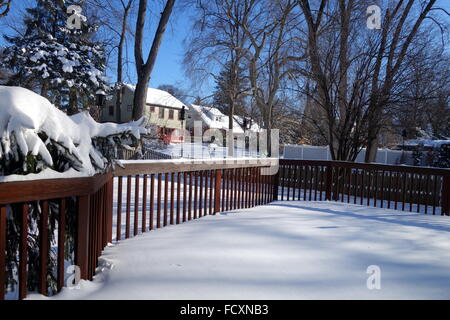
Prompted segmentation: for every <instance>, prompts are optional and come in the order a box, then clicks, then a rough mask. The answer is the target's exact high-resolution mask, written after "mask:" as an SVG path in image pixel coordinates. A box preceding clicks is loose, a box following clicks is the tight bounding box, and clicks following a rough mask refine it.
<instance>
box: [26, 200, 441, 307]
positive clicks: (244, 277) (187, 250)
mask: <svg viewBox="0 0 450 320" xmlns="http://www.w3.org/2000/svg"><path fill="white" fill-rule="evenodd" d="M449 239H450V218H449V217H442V216H430V215H428V216H427V215H423V214H415V213H413V214H411V213H402V212H399V211H394V210H387V209H379V208H368V207H364V206H359V205H349V204H342V203H334V202H291V201H290V202H282V201H280V202H276V203H272V204H270V205H266V206H260V207H256V208H253V209H246V210H239V211H230V212H226V213H223V214H220V215H217V216H208V217H204V218H201V219H198V220H196V221H192V222H189V223H184V224H181V225H176V226H170V227H167V228H164V229H160V230H157V231H151V232H148V233H145V234H143V235H140V236H138V237H135V238H133V239H129V240H125V241H121V242H120V243H118V244H115V245H112V246H110V247H108V248H107V249H106V250H105V252H104V254H103V256H102V258H101V268H100V269H102V270H99V272H98V273H97V275H96V277H95V279H94V281H92V282H88V281H82V283H81V285H80V288H79V289H68V288H65V289H63V292H61V293H60V294H59V295H57V296H55V297H53V299H392V298H395V299H416V298H423V299H449V298H450V241H449ZM370 265H377V266H379V267H380V269H381V289H380V290H369V289H368V288H367V285H366V281H367V278H368V277H369V274H367V272H366V271H367V268H368V266H370ZM40 297H41V296H38V295H32V296H31V297H30V298H40Z"/></svg>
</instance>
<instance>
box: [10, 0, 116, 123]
mask: <svg viewBox="0 0 450 320" xmlns="http://www.w3.org/2000/svg"><path fill="white" fill-rule="evenodd" d="M72 3H75V2H74V1H54V0H37V2H36V6H35V7H34V8H28V9H27V14H26V16H25V18H24V24H25V26H26V31H25V34H24V35H17V36H14V37H9V36H6V37H5V38H6V40H7V41H8V42H9V43H10V44H11V46H9V47H7V48H6V49H5V50H4V54H3V60H2V61H1V64H2V66H3V67H7V68H11V69H12V70H13V71H14V72H15V74H16V75H15V77H14V78H13V80H12V83H11V84H13V85H18V86H23V87H28V88H33V89H35V90H36V91H38V92H40V94H41V95H43V96H44V97H47V98H49V99H50V100H51V101H52V102H53V103H54V104H55V105H57V106H58V107H60V108H62V109H65V108H66V109H68V110H67V111H68V113H69V114H73V113H76V112H77V110H78V109H82V108H83V107H84V108H86V107H87V106H88V105H89V104H91V105H93V103H92V102H93V99H94V98H95V97H94V95H95V92H96V91H97V90H99V89H102V90H104V91H107V90H108V89H109V87H108V85H107V83H106V80H107V79H106V77H105V75H104V71H105V58H104V48H103V45H102V44H101V43H100V42H96V41H93V34H94V33H95V32H96V30H97V27H96V26H95V25H91V24H89V23H88V21H87V19H86V18H84V17H83V16H80V18H81V19H80V21H81V22H82V23H81V29H79V30H77V29H72V30H71V29H69V28H68V26H67V19H68V16H69V15H68V14H67V7H68V6H70V5H71V4H72ZM83 102H84V103H83ZM89 102H90V103H89Z"/></svg>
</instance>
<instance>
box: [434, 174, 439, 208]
mask: <svg viewBox="0 0 450 320" xmlns="http://www.w3.org/2000/svg"><path fill="white" fill-rule="evenodd" d="M433 177H434V187H433V216H434V215H435V214H436V197H437V196H438V189H437V180H438V177H437V176H436V175H434V176H433Z"/></svg>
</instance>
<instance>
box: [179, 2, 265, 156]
mask: <svg viewBox="0 0 450 320" xmlns="http://www.w3.org/2000/svg"><path fill="white" fill-rule="evenodd" d="M257 2H258V1H255V0H249V1H240V0H212V1H204V0H194V1H192V2H191V3H192V5H195V6H196V8H197V11H198V12H199V15H198V19H197V20H196V21H195V23H194V26H193V31H194V32H193V36H192V37H191V38H190V39H189V41H188V43H189V47H188V50H187V51H186V55H185V59H184V65H185V66H186V68H187V70H188V73H189V74H190V76H198V75H199V73H202V74H203V75H205V76H212V77H213V78H214V79H215V80H216V82H220V81H221V80H223V79H221V75H224V73H223V72H225V73H226V77H227V79H226V83H227V85H226V88H223V89H224V90H223V91H224V92H223V94H224V95H225V96H226V97H225V100H226V101H227V108H226V109H227V110H226V113H227V114H228V119H229V120H228V128H229V129H230V130H232V129H233V123H234V120H233V119H234V115H235V109H236V108H237V107H238V106H237V103H238V102H239V101H242V98H243V96H245V95H246V94H248V91H249V88H242V85H241V84H242V82H243V81H242V78H243V75H242V69H243V68H242V64H243V60H244V57H245V54H246V50H245V48H246V45H247V42H248V38H247V36H246V34H245V32H244V30H243V29H242V28H241V23H247V21H248V19H249V18H250V16H251V14H252V9H253V7H254V4H255V3H257ZM214 66H219V68H220V72H221V73H222V74H221V75H220V74H214V73H213V72H212V71H211V69H214ZM239 107H242V106H239ZM233 142H234V139H233V137H232V136H231V135H228V141H227V146H228V154H229V155H232V154H233V152H234V148H233Z"/></svg>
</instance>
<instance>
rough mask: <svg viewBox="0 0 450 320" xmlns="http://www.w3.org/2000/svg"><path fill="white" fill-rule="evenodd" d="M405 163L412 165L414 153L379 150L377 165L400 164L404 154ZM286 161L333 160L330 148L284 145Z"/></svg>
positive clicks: (358, 158) (360, 156) (358, 159)
mask: <svg viewBox="0 0 450 320" xmlns="http://www.w3.org/2000/svg"><path fill="white" fill-rule="evenodd" d="M403 153H404V155H403V158H404V163H405V164H409V165H412V164H413V158H412V151H400V150H390V149H378V152H377V159H376V161H375V162H376V163H382V164H400V163H401V162H402V161H401V160H402V154H403ZM365 155H366V149H363V150H361V152H360V153H359V154H358V157H357V158H356V162H364V157H365ZM283 158H284V159H300V160H332V159H331V154H330V150H329V148H328V146H320V147H317V146H304V145H284V151H283Z"/></svg>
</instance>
